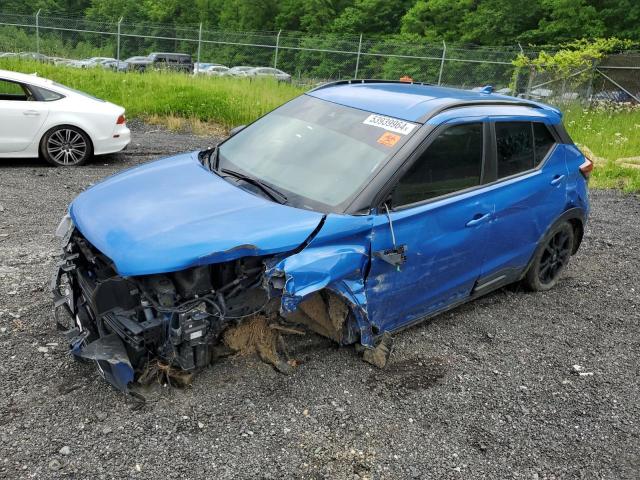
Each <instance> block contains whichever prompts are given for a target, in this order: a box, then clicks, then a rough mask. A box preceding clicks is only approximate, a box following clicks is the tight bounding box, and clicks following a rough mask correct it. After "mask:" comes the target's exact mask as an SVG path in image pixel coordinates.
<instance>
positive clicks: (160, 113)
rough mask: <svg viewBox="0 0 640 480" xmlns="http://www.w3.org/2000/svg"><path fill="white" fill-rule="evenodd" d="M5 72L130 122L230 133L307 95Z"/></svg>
mask: <svg viewBox="0 0 640 480" xmlns="http://www.w3.org/2000/svg"><path fill="white" fill-rule="evenodd" d="M0 69H5V70H14V71H19V72H24V73H37V74H38V75H39V76H41V77H45V78H50V79H51V80H54V81H56V82H59V83H62V84H64V85H67V86H69V87H72V88H75V89H78V90H82V91H83V92H87V93H90V94H91V95H94V96H96V97H98V98H102V99H104V100H108V101H110V102H113V103H117V104H118V105H122V106H123V107H125V108H126V109H127V115H128V116H129V117H130V118H134V117H137V118H143V119H146V118H154V117H155V118H156V119H157V118H159V117H179V118H186V119H193V120H199V121H201V122H213V123H217V124H220V125H222V126H224V127H226V128H230V127H235V126H237V125H243V124H246V123H249V122H251V121H253V120H255V119H256V118H257V117H259V116H261V115H264V114H265V113H267V112H269V111H271V110H273V109H274V108H276V107H277V106H279V105H281V104H283V103H284V102H286V101H287V100H290V99H292V98H293V97H296V96H297V95H299V94H300V93H302V91H301V90H300V89H299V88H297V87H294V86H292V85H289V84H285V83H278V82H276V81H275V80H271V79H251V80H250V79H238V78H229V77H206V76H200V77H193V76H190V75H185V74H181V73H172V72H158V71H156V72H148V73H144V74H139V73H127V74H122V73H116V72H112V71H109V70H104V69H102V68H91V69H79V68H69V67H62V66H55V65H51V64H46V63H39V62H34V61H24V60H17V59H12V58H9V59H0Z"/></svg>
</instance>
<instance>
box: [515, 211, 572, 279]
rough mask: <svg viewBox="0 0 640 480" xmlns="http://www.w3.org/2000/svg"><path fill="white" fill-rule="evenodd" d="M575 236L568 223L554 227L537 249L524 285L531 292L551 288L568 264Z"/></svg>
mask: <svg viewBox="0 0 640 480" xmlns="http://www.w3.org/2000/svg"><path fill="white" fill-rule="evenodd" d="M574 241H575V235H574V231H573V227H572V226H571V224H570V223H569V222H564V223H561V224H560V225H557V226H555V227H554V228H553V229H552V230H551V231H550V232H549V233H548V234H547V235H546V237H545V238H544V240H543V241H542V244H541V246H540V247H539V248H538V250H537V252H536V255H535V257H534V259H533V262H532V264H531V266H530V267H529V270H528V271H527V274H526V276H525V278H524V284H525V286H527V287H528V288H529V289H531V290H533V291H544V290H549V289H550V288H552V287H553V286H554V285H555V284H556V283H558V279H559V278H560V275H561V274H562V272H564V270H565V269H566V268H567V265H568V264H569V258H571V252H572V251H573V242H574Z"/></svg>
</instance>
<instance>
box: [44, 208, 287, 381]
mask: <svg viewBox="0 0 640 480" xmlns="http://www.w3.org/2000/svg"><path fill="white" fill-rule="evenodd" d="M60 230H62V232H61V231H60ZM65 230H66V231H65ZM58 233H59V236H62V237H63V244H64V247H63V255H62V259H61V261H60V262H59V263H58V265H57V267H56V271H55V273H54V276H53V279H52V285H51V290H52V292H53V296H54V302H55V303H54V306H55V317H56V322H57V325H58V328H59V329H61V330H64V331H65V334H66V336H67V338H68V339H69V344H70V348H71V351H72V352H73V353H74V354H75V355H76V356H78V357H81V358H85V359H88V360H93V361H95V362H96V363H97V365H98V369H99V371H100V372H101V374H102V375H103V376H104V377H105V379H106V380H107V381H109V382H110V383H111V384H113V385H114V386H116V387H117V388H119V389H120V390H123V391H127V388H128V387H127V385H128V384H129V383H130V382H132V381H133V380H134V379H137V378H139V376H140V375H142V374H144V373H145V370H146V369H148V368H149V366H150V363H151V362H157V363H159V364H160V365H162V368H164V369H176V370H179V371H183V372H194V371H196V370H197V369H200V368H203V367H205V366H207V365H209V364H210V363H211V362H212V361H213V360H214V359H215V358H217V356H219V355H221V354H223V353H224V350H225V347H224V344H223V342H222V340H223V334H224V333H225V332H226V331H227V330H228V329H229V327H231V326H234V325H238V324H239V323H240V322H242V321H243V320H246V319H249V318H251V317H255V316H258V315H259V316H260V319H261V322H262V324H265V325H266V324H267V323H268V321H267V320H265V319H269V318H270V317H276V316H277V311H278V307H279V302H278V300H277V299H270V298H269V295H268V289H267V288H265V286H264V285H263V274H264V271H265V265H264V260H265V258H264V257H251V256H250V257H243V258H240V259H236V260H232V261H227V262H222V263H216V264H211V265H204V266H196V267H193V268H189V269H186V270H182V271H178V272H170V273H164V274H154V275H140V276H131V277H123V276H121V275H119V274H118V273H117V271H116V269H115V267H114V265H113V263H112V262H111V260H110V259H109V258H107V257H106V256H105V255H103V254H102V253H101V252H99V251H98V250H97V249H95V248H94V247H93V246H92V245H91V244H90V243H89V242H88V241H87V240H86V239H85V238H84V237H83V236H82V234H81V233H80V232H79V231H78V230H77V229H75V228H74V227H73V225H72V224H71V222H70V221H69V222H68V224H65V220H63V223H62V224H61V227H60V228H59V232H58ZM265 328H268V326H267V327H265ZM278 361H279V359H277V358H276V359H274V362H278ZM276 366H278V365H276Z"/></svg>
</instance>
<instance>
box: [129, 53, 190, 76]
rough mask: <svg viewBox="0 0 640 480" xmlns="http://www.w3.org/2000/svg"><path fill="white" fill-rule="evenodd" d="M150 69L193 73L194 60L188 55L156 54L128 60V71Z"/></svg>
mask: <svg viewBox="0 0 640 480" xmlns="http://www.w3.org/2000/svg"><path fill="white" fill-rule="evenodd" d="M148 69H157V70H174V71H178V72H186V73H191V72H193V60H192V58H191V55H189V54H188V53H163V52H154V53H151V54H149V56H148V57H131V58H130V59H128V60H127V70H137V71H140V72H143V71H145V70H148Z"/></svg>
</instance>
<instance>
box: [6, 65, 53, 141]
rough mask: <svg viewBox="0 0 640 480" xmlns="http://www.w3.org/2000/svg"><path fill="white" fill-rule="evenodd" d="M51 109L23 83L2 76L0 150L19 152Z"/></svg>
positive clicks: (31, 139)
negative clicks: (37, 98) (39, 100)
mask: <svg viewBox="0 0 640 480" xmlns="http://www.w3.org/2000/svg"><path fill="white" fill-rule="evenodd" d="M48 113H49V106H48V105H47V103H46V102H38V101H36V99H35V98H34V97H33V94H32V92H31V91H30V90H29V89H28V88H27V87H26V86H25V85H23V84H20V83H18V82H12V81H9V80H6V79H2V78H0V153H14V152H15V153H18V152H21V151H23V150H25V149H26V148H27V147H28V146H29V145H30V144H31V143H32V142H33V141H34V139H35V137H36V134H37V133H38V132H39V131H40V129H41V128H42V125H43V124H44V121H45V120H46V118H47V115H48Z"/></svg>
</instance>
